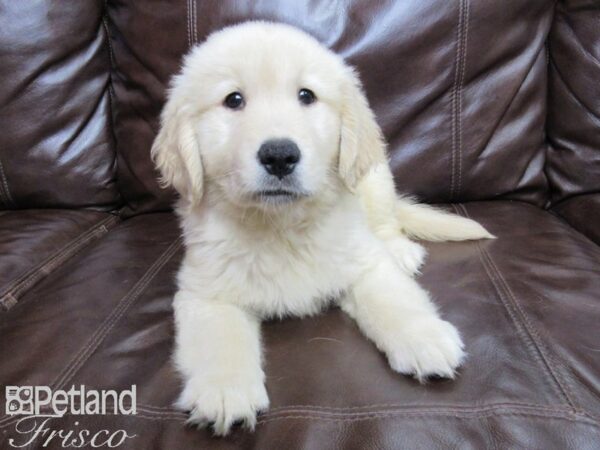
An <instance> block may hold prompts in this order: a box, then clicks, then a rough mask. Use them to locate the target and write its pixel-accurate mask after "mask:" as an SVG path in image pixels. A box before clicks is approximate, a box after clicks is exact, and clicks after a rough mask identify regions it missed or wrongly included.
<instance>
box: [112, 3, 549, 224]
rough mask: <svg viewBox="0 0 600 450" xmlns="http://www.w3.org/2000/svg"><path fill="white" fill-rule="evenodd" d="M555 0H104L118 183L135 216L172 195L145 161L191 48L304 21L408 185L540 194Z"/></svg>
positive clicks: (463, 192)
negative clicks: (360, 90)
mask: <svg viewBox="0 0 600 450" xmlns="http://www.w3.org/2000/svg"><path fill="white" fill-rule="evenodd" d="M553 9H554V1H552V0H505V1H502V2H498V1H496V0H477V1H474V0H457V1H452V2H448V1H442V0H411V1H408V0H407V1H396V0H387V1H378V2H365V1H358V0H356V1H344V2H332V1H329V0H327V1H326V0H322V1H297V2H296V1H295V2H282V1H278V0H267V1H261V2H239V1H236V0H204V1H195V0H178V1H166V0H130V1H123V0H121V1H116V0H115V1H111V2H109V17H110V25H109V26H110V29H111V35H112V43H113V50H114V56H115V57H114V63H115V65H116V66H115V68H114V70H115V73H116V74H118V76H116V77H114V90H115V94H116V95H115V96H116V101H115V105H114V106H115V114H116V125H115V126H116V130H115V131H116V135H117V142H118V152H119V158H121V159H122V164H119V182H120V183H121V186H122V188H121V191H122V192H123V193H124V195H125V197H126V201H127V203H128V205H129V212H130V213H133V212H140V211H147V210H153V209H162V208H166V207H168V206H169V205H170V203H171V202H172V200H173V193H172V192H169V191H166V192H165V191H162V190H161V189H160V188H159V187H158V184H157V183H156V177H157V173H156V172H155V171H154V169H153V166H152V163H151V161H150V157H149V151H150V146H151V144H152V141H153V139H154V137H155V135H156V132H157V129H158V115H159V113H160V110H161V107H162V105H163V104H164V101H165V89H166V88H167V86H168V81H169V78H170V77H171V75H172V74H173V73H175V72H177V71H178V69H179V67H180V62H181V57H182V55H183V54H184V53H186V52H187V51H188V50H189V48H190V46H191V45H193V44H195V43H199V42H201V41H202V40H203V39H204V38H205V37H206V35H207V34H209V33H210V32H212V31H214V30H217V29H219V28H221V27H223V26H225V25H229V24H233V23H237V22H242V21H246V20H250V19H264V20H272V21H281V22H286V23H290V24H292V25H296V26H298V27H300V28H302V29H304V30H306V31H308V32H309V33H311V34H313V35H314V36H315V37H317V38H318V39H319V40H320V41H321V42H323V43H324V44H325V45H327V46H329V47H331V48H333V49H334V50H336V51H337V52H340V53H341V54H342V55H344V56H345V57H346V58H347V60H348V61H349V62H350V63H351V64H353V65H354V66H355V67H356V68H357V69H358V70H359V72H360V73H361V75H362V79H363V82H364V85H365V89H366V91H367V94H368V97H369V100H370V102H371V105H372V107H373V108H374V110H375V112H376V114H377V118H378V121H379V123H380V124H381V126H382V127H383V130H384V132H385V135H386V137H387V139H388V141H389V143H390V147H389V149H390V154H391V164H392V166H393V170H394V174H395V176H396V182H397V187H398V189H399V190H400V191H403V192H405V193H409V194H413V195H417V196H419V197H420V198H421V199H423V200H426V201H429V202H448V201H466V200H477V199H491V198H497V197H504V198H514V199H520V200H525V201H529V202H533V203H537V204H542V203H544V201H545V190H546V185H547V182H546V179H545V176H544V171H543V167H544V163H545V143H544V125H545V117H546V92H547V91H546V89H547V58H546V49H545V39H546V36H547V33H548V30H549V28H550V25H551V21H552V15H553Z"/></svg>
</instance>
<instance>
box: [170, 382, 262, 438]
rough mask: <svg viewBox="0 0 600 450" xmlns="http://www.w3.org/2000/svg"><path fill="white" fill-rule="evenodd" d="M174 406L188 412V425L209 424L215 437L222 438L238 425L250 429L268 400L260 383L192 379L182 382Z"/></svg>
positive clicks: (200, 426)
mask: <svg viewBox="0 0 600 450" xmlns="http://www.w3.org/2000/svg"><path fill="white" fill-rule="evenodd" d="M176 406H177V407H178V408H180V409H183V410H185V411H189V412H190V417H189V418H188V420H187V423H188V424H193V425H196V426H198V427H199V428H203V427H206V426H208V425H210V424H212V428H213V431H214V433H215V435H218V436H225V435H226V434H227V433H228V432H229V430H230V428H231V426H232V425H233V424H235V423H239V422H241V423H242V425H243V426H244V427H245V428H247V429H249V430H254V427H255V425H256V414H257V413H258V412H260V411H264V410H266V409H267V408H268V407H269V397H268V396H267V391H266V389H265V386H264V383H263V382H262V381H256V382H251V381H247V380H243V381H241V382H228V381H226V380H217V381H207V380H205V379H200V378H198V379H194V378H192V379H190V380H188V381H187V382H186V384H185V388H184V389H183V392H182V393H181V395H180V396H179V399H178V400H177V402H176Z"/></svg>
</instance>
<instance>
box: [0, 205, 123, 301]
mask: <svg viewBox="0 0 600 450" xmlns="http://www.w3.org/2000/svg"><path fill="white" fill-rule="evenodd" d="M117 220H118V219H117V217H115V216H113V215H111V214H108V213H99V212H94V211H82V210H60V211H52V210H35V209H29V210H24V211H4V212H2V213H1V214H0V254H1V255H2V258H0V308H1V309H4V310H8V309H10V308H11V307H12V306H14V305H15V304H16V302H18V301H19V298H20V297H21V295H22V294H23V293H24V292H26V291H27V290H28V289H29V288H30V287H31V286H33V285H34V284H35V283H36V282H37V281H39V280H40V279H42V278H44V277H45V276H46V275H47V274H48V273H50V272H52V271H53V270H54V269H55V268H56V267H58V266H60V265H61V264H62V263H63V262H65V261H67V260H68V259H70V258H71V257H72V256H73V255H75V254H76V253H77V252H78V251H80V250H81V249H82V248H84V247H85V246H86V245H88V244H89V243H90V242H93V241H94V240H95V239H97V238H99V237H100V236H102V235H104V234H105V233H107V232H108V230H109V229H110V228H111V227H112V226H113V225H114V224H115V223H116V221H117Z"/></svg>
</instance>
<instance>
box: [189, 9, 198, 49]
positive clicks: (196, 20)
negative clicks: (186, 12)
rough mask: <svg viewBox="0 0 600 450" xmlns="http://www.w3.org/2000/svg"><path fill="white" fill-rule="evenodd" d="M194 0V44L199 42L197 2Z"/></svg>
mask: <svg viewBox="0 0 600 450" xmlns="http://www.w3.org/2000/svg"><path fill="white" fill-rule="evenodd" d="M191 2H192V28H193V30H194V45H196V44H197V43H198V24H197V22H198V14H197V9H196V8H197V6H198V5H197V3H196V0H191Z"/></svg>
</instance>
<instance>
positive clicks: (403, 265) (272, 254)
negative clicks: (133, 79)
mask: <svg viewBox="0 0 600 450" xmlns="http://www.w3.org/2000/svg"><path fill="white" fill-rule="evenodd" d="M152 156H153V158H154V161H155V163H156V166H157V167H158V169H159V170H160V172H161V175H162V179H163V182H164V184H165V185H172V186H173V187H174V188H175V189H176V190H177V191H178V193H179V195H180V200H179V202H178V204H177V206H176V211H177V213H178V215H179V217H180V220H181V226H182V228H183V233H184V238H185V246H186V253H185V257H184V260H183V263H182V266H181V268H180V271H179V274H178V292H177V294H176V296H175V299H174V310H175V326H176V347H175V355H174V359H175V363H176V366H177V369H178V371H179V372H180V374H181V376H182V377H183V381H184V387H183V392H182V393H181V396H180V398H179V400H178V406H179V407H181V408H183V409H185V410H188V411H190V419H189V421H190V422H191V423H194V424H197V425H199V426H205V425H208V424H212V426H213V429H214V432H215V433H216V434H218V435H224V434H226V433H227V432H228V431H229V429H230V428H231V426H232V424H233V423H235V422H239V421H241V422H243V423H244V424H245V425H246V426H247V427H248V428H251V429H252V428H253V427H254V425H255V423H256V414H257V412H259V411H261V410H265V409H266V408H267V407H268V406H269V399H268V397H267V391H266V390H265V386H264V382H265V374H264V372H263V369H262V367H261V358H262V356H261V340H260V322H261V320H263V319H267V318H272V317H277V318H280V317H287V316H298V317H301V316H306V315H310V314H315V313H317V312H319V311H320V310H321V309H322V308H323V307H324V306H325V305H327V304H328V303H330V299H332V298H335V299H337V300H336V302H337V303H338V304H339V305H340V306H341V308H342V309H343V310H344V311H345V312H347V313H348V314H349V315H350V316H351V317H352V318H354V320H356V322H357V323H358V326H359V327H360V329H361V330H362V331H363V332H364V334H365V335H366V336H367V337H368V338H369V339H371V340H372V341H373V342H374V343H375V345H376V346H377V347H378V348H379V349H380V350H381V351H382V352H384V353H385V354H386V355H387V358H388V360H389V364H390V366H391V368H392V369H393V370H395V371H397V372H400V373H403V374H410V375H413V376H415V377H416V378H418V379H419V380H424V379H425V378H426V377H428V376H431V375H437V376H442V377H449V378H452V377H454V375H455V370H456V368H457V367H458V366H459V365H460V363H461V361H462V360H463V358H464V352H463V343H462V341H461V338H460V336H459V334H458V332H457V331H456V329H455V328H454V326H452V325H451V324H450V323H448V322H446V321H444V320H442V319H441V318H440V316H439V314H438V313H437V312H436V308H435V306H434V305H433V303H432V302H431V301H430V299H429V296H428V294H427V292H426V291H425V290H423V288H421V287H420V286H419V284H417V282H416V281H415V280H414V279H413V275H414V274H415V272H416V271H417V270H418V268H419V266H420V265H421V263H422V262H423V258H424V256H425V252H424V250H423V248H422V247H421V246H420V245H419V244H417V243H415V242H413V241H411V240H410V239H409V238H410V237H416V238H421V239H429V240H460V239H479V238H490V237H492V236H491V235H490V234H489V233H488V232H487V231H486V230H485V229H484V228H483V227H481V226H480V225H479V224H477V223H476V222H473V221H471V220H469V219H465V218H462V217H459V216H454V215H451V214H449V213H446V212H442V211H438V210H435V209H433V208H431V207H429V206H425V205H418V204H414V203H413V202H411V201H408V200H406V199H402V198H399V197H397V196H396V193H395V191H394V183H393V179H392V174H391V172H390V169H389V167H388V164H387V158H386V151H385V144H384V141H383V138H382V134H381V131H380V129H379V127H378V126H377V124H376V122H375V119H374V116H373V113H372V112H371V110H370V108H369V105H368V102H367V99H366V98H365V95H364V93H363V91H362V88H361V84H360V81H359V79H358V77H357V75H356V73H355V72H354V71H353V70H352V69H351V68H350V67H348V66H347V65H346V64H345V63H344V61H343V60H342V58H341V57H339V56H337V55H335V54H334V53H332V52H331V51H329V50H328V49H326V48H324V47H323V46H321V45H320V44H319V43H318V42H317V41H316V40H315V39H313V38H312V37H310V36H308V35H306V34H304V33H303V32H301V31H299V30H297V29H295V28H292V27H290V26H287V25H282V24H274V23H264V22H248V23H245V24H242V25H237V26H233V27H229V28H226V29H223V30H221V31H219V32H217V33H214V34H213V35H211V36H210V37H209V38H208V39H207V40H206V41H205V42H204V43H202V44H201V45H199V46H197V47H196V48H194V49H193V50H192V51H191V52H190V54H189V55H187V57H186V58H185V61H184V64H183V69H182V71H181V73H180V74H179V75H177V76H175V77H174V79H173V81H172V85H171V90H170V94H169V98H168V101H167V103H166V106H165V108H164V111H163V113H162V117H161V129H160V132H159V134H158V136H157V138H156V141H155V142H154V145H153V147H152Z"/></svg>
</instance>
